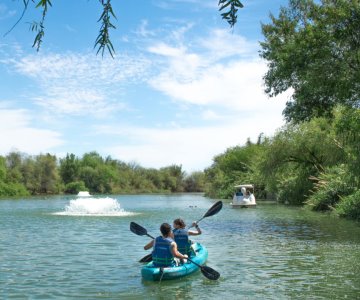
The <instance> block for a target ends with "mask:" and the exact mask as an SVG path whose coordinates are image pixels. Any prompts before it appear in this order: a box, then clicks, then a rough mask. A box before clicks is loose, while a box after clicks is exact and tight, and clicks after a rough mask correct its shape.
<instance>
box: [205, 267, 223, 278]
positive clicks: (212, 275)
mask: <svg viewBox="0 0 360 300" xmlns="http://www.w3.org/2000/svg"><path fill="white" fill-rule="evenodd" d="M201 273H203V275H204V276H205V277H206V278H207V279H210V280H218V279H219V277H220V273H219V272H218V271H215V270H214V269H212V268H210V267H208V266H202V267H201Z"/></svg>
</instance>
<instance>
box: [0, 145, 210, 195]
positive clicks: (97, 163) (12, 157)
mask: <svg viewBox="0 0 360 300" xmlns="http://www.w3.org/2000/svg"><path fill="white" fill-rule="evenodd" d="M83 190H88V191H90V192H91V193H94V194H99V193H101V194H104V193H105V194H114V193H159V192H162V193H172V192H183V191H186V192H202V191H203V190H204V177H203V173H202V172H194V173H191V174H189V175H187V174H186V173H185V172H184V171H183V170H182V166H178V165H171V166H168V167H164V168H161V169H159V170H157V169H146V168H143V167H141V166H140V165H138V164H136V163H133V162H130V163H125V162H122V161H119V160H115V159H112V158H111V157H110V156H108V157H106V158H103V157H102V156H100V155H99V154H98V153H97V152H95V151H92V152H88V153H85V154H84V155H83V156H82V157H80V158H79V157H77V156H75V155H74V154H72V153H68V154H67V155H66V156H65V157H64V158H61V159H57V158H56V156H54V155H50V154H49V153H47V154H40V155H37V156H28V155H26V154H23V153H20V152H10V153H9V154H8V155H7V156H5V157H2V156H0V196H22V195H29V194H31V195H37V194H59V193H70V194H76V193H78V192H79V191H83Z"/></svg>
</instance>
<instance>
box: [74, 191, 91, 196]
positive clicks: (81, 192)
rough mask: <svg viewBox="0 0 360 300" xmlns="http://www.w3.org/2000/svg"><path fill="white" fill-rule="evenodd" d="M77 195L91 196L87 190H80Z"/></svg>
mask: <svg viewBox="0 0 360 300" xmlns="http://www.w3.org/2000/svg"><path fill="white" fill-rule="evenodd" d="M77 196H78V197H91V196H92V195H90V193H89V192H88V191H80V192H78V194H77Z"/></svg>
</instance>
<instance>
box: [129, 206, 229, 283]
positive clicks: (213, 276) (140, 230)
mask: <svg viewBox="0 0 360 300" xmlns="http://www.w3.org/2000/svg"><path fill="white" fill-rule="evenodd" d="M219 202H221V201H219ZM221 205H222V203H221ZM220 209H221V207H220ZM220 209H218V211H219V210H220ZM130 230H131V231H132V232H133V233H135V234H137V235H147V236H149V237H151V238H152V239H154V238H153V237H152V236H151V235H149V234H148V233H147V230H146V229H145V228H144V227H142V226H141V225H139V224H137V223H135V222H131V223H130ZM146 257H150V258H151V254H148V255H146V256H145V257H143V258H142V259H141V260H140V261H141V262H145V261H143V260H144V259H146ZM147 259H149V258H147ZM151 260H152V259H150V260H149V262H150V261H151ZM187 260H189V261H191V262H192V263H193V264H194V265H196V266H198V267H199V268H200V270H201V273H202V274H203V275H204V276H205V277H206V278H208V279H210V280H217V279H218V278H219V277H220V273H219V272H218V271H216V270H214V269H213V268H210V267H208V266H202V265H199V264H198V263H196V262H194V261H193V260H192V259H190V258H187Z"/></svg>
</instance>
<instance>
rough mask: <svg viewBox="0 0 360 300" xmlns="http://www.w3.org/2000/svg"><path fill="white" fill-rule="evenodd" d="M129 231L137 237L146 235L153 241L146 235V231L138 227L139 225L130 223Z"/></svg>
mask: <svg viewBox="0 0 360 300" xmlns="http://www.w3.org/2000/svg"><path fill="white" fill-rule="evenodd" d="M130 230H131V231H132V232H133V233H135V234H137V235H147V236H148V237H150V238H152V239H153V240H154V239H155V238H154V237H153V236H151V235H150V234H148V233H147V230H146V229H145V228H144V227H142V226H140V225H139V224H136V223H135V222H131V223H130Z"/></svg>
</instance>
